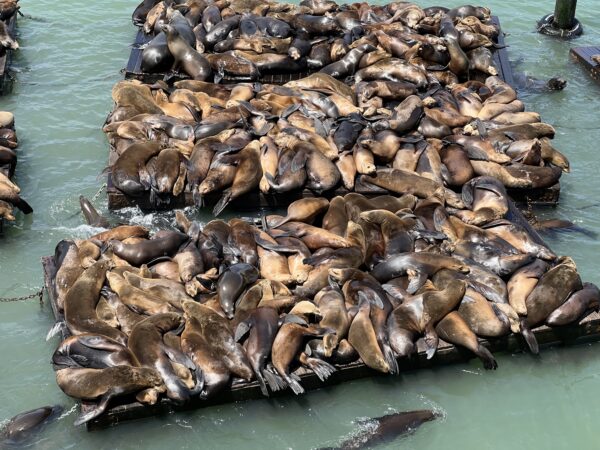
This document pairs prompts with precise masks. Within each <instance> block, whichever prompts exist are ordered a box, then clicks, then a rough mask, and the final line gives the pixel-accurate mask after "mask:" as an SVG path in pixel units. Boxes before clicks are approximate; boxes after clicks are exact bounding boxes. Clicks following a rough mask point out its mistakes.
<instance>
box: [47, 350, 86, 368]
mask: <svg viewBox="0 0 600 450" xmlns="http://www.w3.org/2000/svg"><path fill="white" fill-rule="evenodd" d="M74 356H78V355H73V356H70V355H59V354H56V353H55V354H54V355H52V365H53V366H54V367H55V368H57V369H65V368H71V367H85V366H82V365H81V364H80V362H79V361H77V358H74Z"/></svg>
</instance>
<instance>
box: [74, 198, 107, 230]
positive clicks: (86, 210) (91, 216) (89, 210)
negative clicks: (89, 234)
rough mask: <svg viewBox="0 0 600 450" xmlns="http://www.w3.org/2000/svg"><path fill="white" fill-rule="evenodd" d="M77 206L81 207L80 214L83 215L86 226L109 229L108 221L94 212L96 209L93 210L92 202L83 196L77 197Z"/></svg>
mask: <svg viewBox="0 0 600 450" xmlns="http://www.w3.org/2000/svg"><path fill="white" fill-rule="evenodd" d="M79 205H80V206H81V212H82V213H83V216H84V217H85V221H86V222H87V224H88V225H91V226H92V227H99V228H110V224H109V222H108V220H106V218H104V217H102V216H101V215H100V214H98V211H96V208H94V205H92V202H90V201H89V200H88V199H87V198H85V197H84V196H83V195H80V196H79Z"/></svg>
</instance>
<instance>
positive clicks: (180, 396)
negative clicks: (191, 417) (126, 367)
mask: <svg viewBox="0 0 600 450" xmlns="http://www.w3.org/2000/svg"><path fill="white" fill-rule="evenodd" d="M184 323H185V321H184V318H183V317H182V316H181V315H180V314H178V313H162V314H155V315H153V316H150V317H148V318H147V319H144V320H142V321H141V322H140V323H138V324H137V325H136V326H135V327H134V328H133V330H132V331H131V335H130V336H129V341H128V342H127V346H128V347H129V349H130V350H131V352H132V353H133V355H135V357H136V358H137V360H138V361H139V362H140V365H141V366H142V367H147V368H152V369H154V370H156V371H157V372H158V373H159V374H160V376H161V378H162V379H163V381H164V384H165V386H166V388H167V396H168V397H169V398H170V399H172V400H173V401H176V402H178V403H182V402H186V401H188V400H189V399H190V398H191V396H193V395H196V394H198V393H199V392H200V391H201V390H202V388H203V382H202V380H201V379H198V377H200V376H201V374H198V373H196V385H195V387H194V388H193V389H190V388H189V387H188V386H186V385H185V384H184V382H183V381H182V380H181V379H180V378H179V377H178V376H177V374H176V373H175V371H174V370H173V366H172V365H171V361H173V362H178V363H179V364H183V365H184V366H185V367H186V368H187V369H190V370H192V371H194V372H196V370H197V368H196V366H195V365H194V363H193V362H192V361H191V360H190V359H189V358H188V357H186V356H185V355H184V354H182V353H180V352H179V351H178V350H176V349H175V348H173V347H168V346H167V345H166V344H165V343H164V342H163V335H164V334H165V333H167V332H168V331H171V330H175V329H177V328H181V327H183V325H184Z"/></svg>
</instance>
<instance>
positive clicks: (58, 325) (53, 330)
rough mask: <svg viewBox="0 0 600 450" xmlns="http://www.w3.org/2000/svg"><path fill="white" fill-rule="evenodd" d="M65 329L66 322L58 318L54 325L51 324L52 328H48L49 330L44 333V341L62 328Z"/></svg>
mask: <svg viewBox="0 0 600 450" xmlns="http://www.w3.org/2000/svg"><path fill="white" fill-rule="evenodd" d="M66 329H67V324H66V323H65V322H64V321H62V320H59V321H58V322H56V323H55V324H54V325H52V328H50V330H49V331H48V334H47V335H46V341H49V340H50V339H52V338H53V337H54V336H56V335H57V334H58V333H59V332H61V331H62V330H66Z"/></svg>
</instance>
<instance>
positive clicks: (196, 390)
mask: <svg viewBox="0 0 600 450" xmlns="http://www.w3.org/2000/svg"><path fill="white" fill-rule="evenodd" d="M204 381H205V380H204V372H202V369H200V367H197V368H196V370H194V382H195V384H194V387H193V389H190V395H192V396H195V395H200V393H201V392H202V391H203V390H204Z"/></svg>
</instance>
